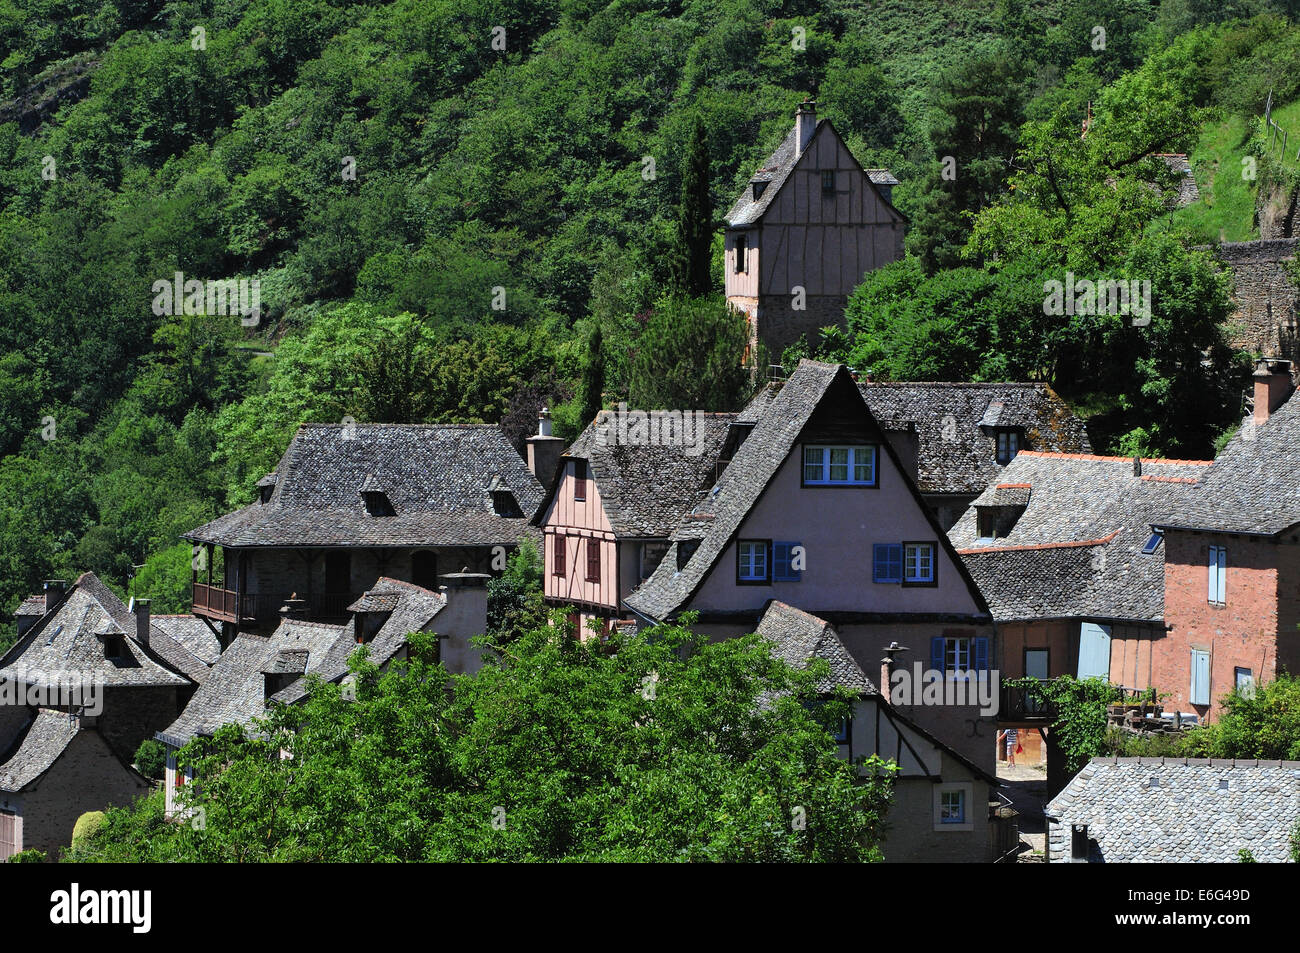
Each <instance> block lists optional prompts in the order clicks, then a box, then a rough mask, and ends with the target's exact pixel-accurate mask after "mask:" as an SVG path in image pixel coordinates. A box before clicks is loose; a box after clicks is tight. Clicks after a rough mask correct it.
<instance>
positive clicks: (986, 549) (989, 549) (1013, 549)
mask: <svg viewBox="0 0 1300 953" xmlns="http://www.w3.org/2000/svg"><path fill="white" fill-rule="evenodd" d="M1118 535H1119V530H1115V531H1114V532H1113V533H1111V534H1110V535H1108V536H1100V537H1098V538H1097V539H1085V540H1072V541H1070V542H1066V543H1029V544H1025V545H1021V546H975V547H971V548H969V549H959V550H957V552H958V553H959V554H960V555H962V556H972V555H979V554H981V553H1018V552H1024V551H1027V550H1031V549H1080V548H1084V547H1088V546H1104V545H1105V544H1106V543H1109V542H1110V541H1111V540H1112V539H1114V538H1115V537H1116V536H1118Z"/></svg>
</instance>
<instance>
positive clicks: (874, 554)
mask: <svg viewBox="0 0 1300 953" xmlns="http://www.w3.org/2000/svg"><path fill="white" fill-rule="evenodd" d="M881 550H887V551H891V552H887V553H886V556H885V558H884V559H883V560H882V559H881V558H880V553H881ZM894 550H897V554H898V558H897V559H894V558H893V553H892V551H894ZM882 565H884V566H885V567H886V571H887V572H889V571H892V570H893V569H894V568H896V569H897V572H898V574H897V575H895V576H882V575H881V573H880V567H881V566H882ZM871 581H872V582H873V583H879V584H881V585H886V586H897V585H899V584H901V583H902V581H903V544H902V543H872V544H871Z"/></svg>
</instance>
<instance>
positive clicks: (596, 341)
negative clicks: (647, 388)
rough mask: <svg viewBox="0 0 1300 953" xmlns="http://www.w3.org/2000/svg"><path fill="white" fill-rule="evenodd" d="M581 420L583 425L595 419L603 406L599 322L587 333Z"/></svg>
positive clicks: (602, 353)
mask: <svg viewBox="0 0 1300 953" xmlns="http://www.w3.org/2000/svg"><path fill="white" fill-rule="evenodd" d="M581 399H582V418H581V419H582V421H583V426H586V424H588V423H590V422H591V421H593V420H595V419H596V415H597V414H598V413H600V410H601V408H602V407H604V406H605V353H604V337H603V335H602V333H601V330H600V325H599V324H593V325H592V328H591V332H590V333H589V334H588V335H587V360H586V361H585V362H584V363H583V366H582V392H581Z"/></svg>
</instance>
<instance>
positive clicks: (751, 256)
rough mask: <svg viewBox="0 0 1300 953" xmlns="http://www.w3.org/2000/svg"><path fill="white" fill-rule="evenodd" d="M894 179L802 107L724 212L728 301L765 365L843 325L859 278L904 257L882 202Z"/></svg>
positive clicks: (894, 218)
mask: <svg viewBox="0 0 1300 953" xmlns="http://www.w3.org/2000/svg"><path fill="white" fill-rule="evenodd" d="M897 183H898V180H897V179H895V178H894V177H893V175H891V174H890V172H889V171H888V170H887V169H864V168H862V166H861V165H860V164H859V163H858V160H857V159H855V158H854V157H853V153H851V152H850V151H849V149H848V147H847V146H846V145H845V144H844V140H842V139H841V138H840V136H839V133H837V132H836V131H835V129H834V127H833V126H832V125H831V124H830V122H829V121H827V120H825V119H822V120H818V119H817V112H816V104H815V103H811V102H805V103H803V104H801V105H800V106H799V109H798V112H797V113H796V114H795V125H794V128H793V129H792V130H791V131H790V133H789V134H788V135H787V136H786V137H785V139H784V140H783V141H782V142H781V144H780V145H779V146H778V147H777V149H776V151H775V152H773V153H772V154H771V155H770V156H769V157H768V158H767V160H766V161H765V162H764V163H763V165H762V167H761V168H759V170H758V171H757V172H755V173H754V175H753V177H752V178H751V179H750V181H749V182H748V183H747V184H746V186H745V189H744V191H743V192H741V194H740V195H739V196H738V197H737V198H736V201H735V203H734V204H733V205H732V207H731V210H730V211H729V212H728V213H727V226H726V235H725V276H726V278H725V288H726V296H727V301H728V302H729V303H730V304H731V306H732V307H734V308H736V309H737V310H738V311H742V312H744V314H745V316H746V317H747V318H748V319H749V324H750V331H751V340H752V341H756V342H757V341H761V342H762V343H763V344H764V345H766V347H767V349H768V352H769V355H770V356H771V358H772V359H773V360H777V359H779V358H780V356H781V351H782V350H783V349H784V348H785V347H787V346H788V345H790V344H793V343H794V342H795V341H797V340H798V339H799V338H800V337H801V336H805V335H806V336H807V338H808V340H809V341H810V343H811V342H814V341H815V339H816V335H817V331H818V329H820V328H822V327H825V326H826V325H832V324H840V325H842V324H843V323H844V308H845V305H846V304H847V303H848V298H849V294H850V293H851V292H852V291H853V289H854V288H855V287H857V285H858V284H859V283H861V281H862V276H863V275H864V274H866V273H867V272H868V271H873V270H875V269H876V268H880V267H881V266H883V265H886V264H888V263H889V262H891V261H898V260H899V259H900V258H902V257H903V234H904V231H905V229H906V226H907V219H906V218H904V216H903V214H902V213H901V212H899V211H898V209H896V208H894V206H893V205H892V204H891V203H890V190H891V189H892V188H893V186H894V185H896V184H897Z"/></svg>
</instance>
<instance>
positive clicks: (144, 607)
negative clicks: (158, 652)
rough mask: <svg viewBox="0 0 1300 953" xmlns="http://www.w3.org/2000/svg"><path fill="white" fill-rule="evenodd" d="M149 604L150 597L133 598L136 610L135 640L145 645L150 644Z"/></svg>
mask: <svg viewBox="0 0 1300 953" xmlns="http://www.w3.org/2000/svg"><path fill="white" fill-rule="evenodd" d="M149 604H150V600H148V599H132V600H131V608H132V610H133V611H134V612H135V640H136V641H137V642H139V643H140V644H141V645H145V646H147V645H148V644H149Z"/></svg>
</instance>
